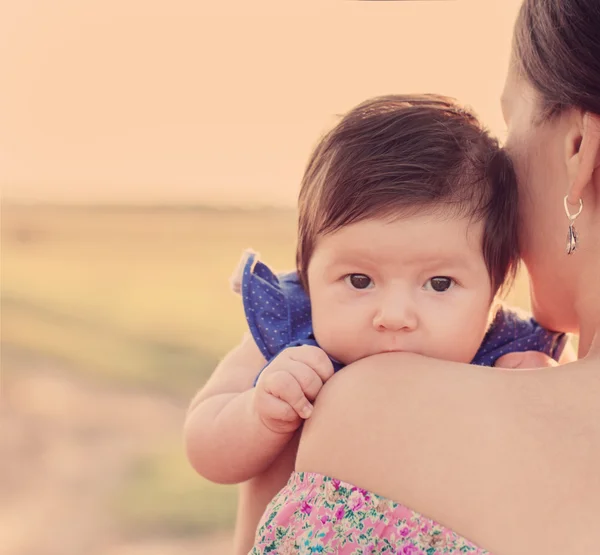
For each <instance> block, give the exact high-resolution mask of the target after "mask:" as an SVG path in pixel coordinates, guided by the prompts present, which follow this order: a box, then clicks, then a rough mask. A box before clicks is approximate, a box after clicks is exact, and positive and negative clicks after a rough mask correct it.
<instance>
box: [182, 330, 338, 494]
mask: <svg viewBox="0 0 600 555" xmlns="http://www.w3.org/2000/svg"><path fill="white" fill-rule="evenodd" d="M265 364H266V361H265V359H264V357H263V356H262V354H261V353H260V351H259V349H258V348H257V346H256V344H255V343H254V341H253V339H252V338H251V337H249V336H248V337H246V338H245V339H244V340H243V341H242V343H241V344H240V345H239V346H238V347H236V348H235V349H233V350H232V351H231V352H230V353H229V354H228V355H227V356H226V357H225V358H224V359H223V361H222V362H221V363H220V364H219V365H218V366H217V368H216V370H215V371H214V373H213V375H212V376H211V377H210V379H209V380H208V382H207V383H206V385H205V386H204V387H203V388H202V389H201V390H200V391H199V392H198V394H197V395H196V397H195V398H194V400H193V401H192V403H191V405H190V408H189V410H188V415H187V418H186V423H185V429H184V437H185V445H186V450H187V455H188V458H189V460H190V463H191V464H192V466H193V467H194V468H195V470H196V471H197V472H198V473H199V474H201V475H202V476H204V477H205V478H208V479H209V480H211V481H214V482H218V483H238V482H243V481H245V480H248V479H249V478H251V477H253V476H256V475H258V474H260V473H262V472H264V471H265V470H266V469H267V468H268V467H269V465H270V464H271V463H272V462H273V461H274V459H275V458H276V457H277V455H278V454H279V453H281V451H282V450H283V449H284V447H285V446H286V445H287V443H288V442H289V441H290V439H291V438H292V437H293V435H294V432H295V431H296V430H297V429H298V428H299V427H300V425H301V423H302V421H303V418H307V417H308V416H309V415H310V409H311V408H312V406H311V404H310V402H309V401H312V400H314V398H315V397H316V395H317V393H318V392H319V390H320V389H321V387H322V385H323V382H324V381H326V380H327V379H328V378H329V377H330V376H331V374H333V367H332V365H331V361H330V360H329V358H328V357H327V355H326V354H325V353H324V352H323V351H321V349H318V348H317V347H311V346H303V347H292V348H289V349H286V350H285V351H283V352H282V353H280V354H279V355H278V356H277V357H276V358H275V359H274V360H273V361H272V362H271V364H269V366H268V367H267V369H266V370H265V371H263V372H262V374H261V379H260V380H259V382H258V384H257V387H253V382H254V378H255V377H256V375H257V374H258V373H259V372H260V370H261V368H263V367H264V365H265Z"/></svg>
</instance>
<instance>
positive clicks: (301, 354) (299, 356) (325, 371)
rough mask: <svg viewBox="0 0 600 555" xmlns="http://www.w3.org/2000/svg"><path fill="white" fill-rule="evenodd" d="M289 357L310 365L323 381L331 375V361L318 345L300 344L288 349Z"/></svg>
mask: <svg viewBox="0 0 600 555" xmlns="http://www.w3.org/2000/svg"><path fill="white" fill-rule="evenodd" d="M289 357H290V359H291V360H296V361H298V362H302V363H304V364H306V365H308V366H310V367H311V368H312V369H313V370H314V371H315V372H316V373H317V374H318V375H319V377H320V378H321V381H322V382H323V383H325V382H326V381H327V380H328V379H329V378H331V376H333V363H332V362H331V360H330V359H329V357H328V356H327V353H326V352H325V351H324V350H323V349H320V348H319V347H314V346H313V345H302V346H301V347H294V348H292V349H290V353H289Z"/></svg>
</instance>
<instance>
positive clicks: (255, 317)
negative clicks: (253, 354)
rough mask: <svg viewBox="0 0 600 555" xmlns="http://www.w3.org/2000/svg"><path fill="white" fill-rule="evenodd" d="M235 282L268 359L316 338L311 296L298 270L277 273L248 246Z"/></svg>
mask: <svg viewBox="0 0 600 555" xmlns="http://www.w3.org/2000/svg"><path fill="white" fill-rule="evenodd" d="M231 286H232V288H233V290H234V291H237V292H238V293H239V294H240V295H241V296H242V302H243V306H244V314H245V316H246V321H247V322H248V328H249V329H250V333H251V334H252V337H253V338H254V341H255V342H256V345H257V346H258V348H259V349H260V352H261V353H262V354H263V356H264V357H265V359H266V360H267V362H269V361H270V360H271V359H272V358H273V357H275V356H276V355H277V354H278V353H279V352H280V351H282V350H283V349H285V348H286V347H289V346H291V345H294V344H309V343H310V342H311V341H312V342H314V338H313V337H312V323H311V313H310V300H309V297H308V295H307V294H306V292H305V291H304V289H303V287H302V285H301V283H300V280H299V279H298V276H297V274H296V273H295V272H291V273H286V274H279V275H277V274H275V273H274V272H273V271H272V270H271V269H270V268H269V267H268V266H267V265H266V264H264V263H263V262H261V261H260V260H259V259H258V255H257V253H255V252H253V251H250V250H248V251H245V252H244V254H243V256H242V260H241V261H240V264H239V266H238V269H237V271H236V273H235V274H234V276H232V279H231Z"/></svg>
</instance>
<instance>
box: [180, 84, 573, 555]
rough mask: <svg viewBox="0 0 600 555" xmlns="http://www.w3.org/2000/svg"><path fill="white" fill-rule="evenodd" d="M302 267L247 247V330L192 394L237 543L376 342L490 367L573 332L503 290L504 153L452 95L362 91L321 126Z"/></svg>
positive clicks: (308, 191)
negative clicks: (502, 299) (324, 401)
mask: <svg viewBox="0 0 600 555" xmlns="http://www.w3.org/2000/svg"><path fill="white" fill-rule="evenodd" d="M298 208H299V219H298V245H297V256H296V261H297V271H296V272H293V273H289V274H282V275H276V274H275V273H273V272H272V271H271V270H270V269H269V268H268V267H267V266H266V265H265V264H264V263H262V262H260V261H259V260H258V258H257V256H256V255H255V254H254V253H252V252H247V253H246V254H245V255H244V257H243V259H242V262H241V264H240V268H239V271H238V272H237V274H236V276H235V277H234V280H233V281H234V288H235V289H236V290H238V291H239V292H240V293H241V295H242V299H243V303H244V309H245V314H246V319H247V321H248V325H249V329H250V335H249V336H247V337H246V338H245V339H244V341H243V342H242V343H241V344H240V345H239V346H238V347H236V348H235V349H234V350H233V351H232V352H230V353H229V354H228V355H227V356H226V357H225V358H224V359H223V361H222V362H221V363H220V364H219V366H218V367H217V369H216V370H215V372H214V373H213V375H212V376H211V378H210V379H209V381H208V383H207V384H206V385H205V386H204V387H203V388H202V389H201V391H200V392H199V393H198V394H197V396H196V398H195V399H194V401H193V402H192V404H191V407H190V410H189V413H188V418H187V421H186V430H185V435H186V446H187V452H188V457H189V459H190V462H191V464H192V465H193V466H194V468H195V469H196V470H197V471H198V472H199V473H200V474H202V475H203V476H205V477H206V478H208V479H210V480H213V481H216V482H221V483H238V482H246V483H245V484H244V486H243V487H242V490H241V494H240V506H239V517H238V527H237V540H236V541H237V545H236V553H244V552H245V553H247V552H248V550H249V549H250V548H251V546H252V541H253V537H254V533H255V530H256V525H257V523H258V520H259V518H260V516H261V514H262V512H263V511H264V508H265V506H266V504H267V503H268V502H269V501H270V499H271V497H272V496H273V495H274V494H275V493H276V492H277V491H278V490H279V489H280V488H281V487H282V486H283V485H284V484H285V483H286V481H287V479H288V478H289V476H290V473H291V472H292V470H293V466H294V458H295V450H296V446H297V439H298V433H297V432H298V430H299V428H300V427H301V425H302V422H303V420H304V419H306V418H309V417H310V414H311V411H312V407H313V403H314V401H315V399H316V398H317V396H318V393H319V391H320V390H321V388H322V386H323V384H324V383H325V382H326V381H327V380H328V379H329V378H330V377H331V376H332V375H333V373H334V372H335V371H337V370H339V369H340V368H342V367H343V366H345V365H348V364H351V363H352V362H354V361H356V360H359V359H361V358H364V357H367V356H369V355H373V354H377V353H384V352H394V351H408V352H412V353H418V354H422V355H425V356H429V357H435V358H440V359H446V360H450V361H458V362H472V363H473V364H480V365H487V366H493V365H495V364H496V363H497V361H498V359H499V358H500V357H502V356H503V355H506V354H508V353H512V352H527V353H530V354H532V357H533V359H530V361H529V362H530V364H529V365H530V366H538V365H540V364H536V358H535V357H537V356H541V357H548V356H549V357H552V358H553V359H556V360H557V359H558V358H559V356H560V355H561V353H562V350H563V347H564V345H565V342H566V337H565V335H564V334H558V333H553V332H549V331H547V330H545V329H543V328H541V327H540V326H539V325H538V324H537V323H536V322H535V321H533V320H532V319H530V318H521V317H519V316H518V315H517V314H516V313H514V312H512V311H510V310H508V309H506V308H503V307H500V308H498V306H497V304H496V303H495V299H496V297H497V294H498V293H499V291H500V290H501V289H502V288H503V286H506V285H507V284H508V283H510V281H511V279H512V278H513V277H514V274H515V271H516V268H517V265H518V260H519V253H518V242H517V218H518V216H517V184H516V180H515V176H514V173H513V170H512V166H511V163H510V161H509V159H508V158H507V156H506V154H505V152H504V151H503V150H502V149H501V148H500V147H499V146H498V143H497V141H496V140H494V139H493V138H491V137H490V136H489V135H488V133H487V132H486V131H485V130H484V129H483V128H482V127H481V125H480V124H479V122H478V121H477V119H476V118H475V116H473V115H472V114H471V113H469V112H468V111H467V110H465V109H464V108H462V107H460V106H458V105H457V104H456V103H455V102H454V101H452V100H451V99H448V98H445V97H440V96H434V95H418V96H407V95H394V96H386V97H380V98H375V99H371V100H368V101H366V102H364V103H362V104H360V105H359V106H357V107H356V108H354V109H353V110H351V111H350V112H349V113H348V114H346V115H345V116H344V117H343V118H342V119H341V121H340V122H339V123H338V124H337V125H336V126H335V127H334V128H333V129H332V130H331V131H330V132H329V133H328V134H326V135H325V137H323V139H322V140H321V141H320V142H319V144H318V145H317V147H316V149H315V151H314V152H313V154H312V156H311V158H310V161H309V163H308V167H307V169H306V171H305V174H304V178H303V181H302V186H301V191H300V196H299V206H298Z"/></svg>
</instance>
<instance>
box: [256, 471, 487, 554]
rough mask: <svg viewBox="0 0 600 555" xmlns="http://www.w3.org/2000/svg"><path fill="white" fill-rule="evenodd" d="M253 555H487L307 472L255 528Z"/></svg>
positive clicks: (391, 506)
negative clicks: (321, 554) (314, 554)
mask: <svg viewBox="0 0 600 555" xmlns="http://www.w3.org/2000/svg"><path fill="white" fill-rule="evenodd" d="M250 553H251V555H259V554H262V553H273V554H275V555H292V554H293V555H299V554H313V553H335V554H338V555H380V554H391V553H393V554H395V555H396V554H397V555H458V554H464V553H467V554H469V555H491V554H490V553H489V552H488V551H485V550H483V549H481V548H479V547H477V546H476V545H474V544H473V543H471V542H470V541H468V540H466V539H465V538H462V537H461V536H459V535H458V534H456V533H454V532H452V531H451V530H449V529H448V528H444V527H443V526H441V525H440V524H437V523H436V522H434V521H433V520H430V519H428V518H425V517H424V516H422V515H420V514H418V513H415V512H414V511H412V510H410V509H409V508H407V507H404V506H402V505H400V504H399V503H395V502H393V501H390V500H389V499H386V498H384V497H381V496H379V495H375V494H373V493H370V492H368V491H366V490H364V489H361V488H358V487H356V486H353V485H352V484H348V483H346V482H341V481H340V480H336V479H335V478H330V477H329V476H323V475H321V474H316V473H311V472H295V473H293V474H292V476H291V477H290V480H289V481H288V483H287V485H286V486H285V487H284V488H283V489H282V490H281V491H280V492H279V493H278V494H277V495H276V496H275V497H274V499H273V500H272V501H271V503H270V504H269V506H268V507H267V510H266V511H265V513H264V515H263V517H262V520H261V522H260V524H259V527H258V530H257V534H256V539H255V544H254V547H253V549H252V551H250Z"/></svg>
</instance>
